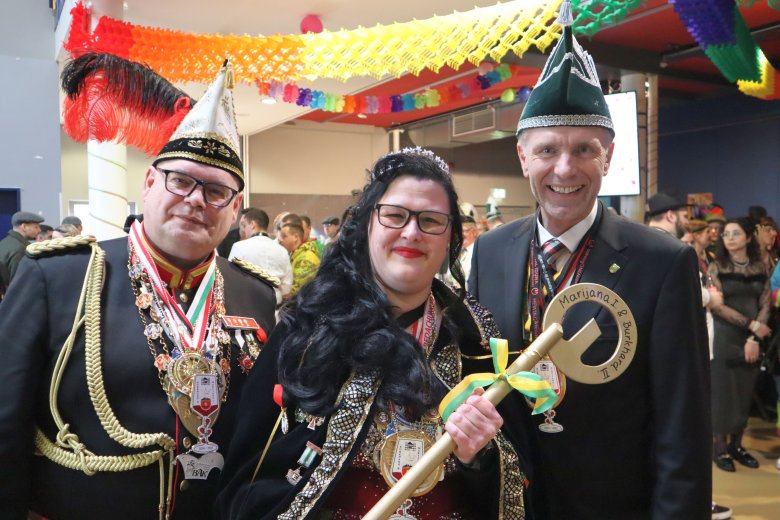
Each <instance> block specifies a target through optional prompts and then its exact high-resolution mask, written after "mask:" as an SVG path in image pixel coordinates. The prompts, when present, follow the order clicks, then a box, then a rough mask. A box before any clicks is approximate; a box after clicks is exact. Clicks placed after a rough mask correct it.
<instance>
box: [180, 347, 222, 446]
mask: <svg viewBox="0 0 780 520" xmlns="http://www.w3.org/2000/svg"><path fill="white" fill-rule="evenodd" d="M200 374H212V375H215V376H216V377H217V387H218V389H219V398H220V401H221V400H222V398H223V397H224V395H225V390H226V385H225V376H224V374H223V373H222V369H221V368H220V367H219V365H218V364H217V363H215V362H214V361H212V360H211V359H209V358H207V357H205V356H204V355H203V354H201V353H200V352H196V351H189V352H185V353H184V354H182V355H181V356H179V357H177V358H176V359H174V360H173V361H172V362H171V364H170V365H169V366H168V371H167V372H166V373H165V391H166V393H167V394H168V402H169V403H170V404H171V407H172V408H173V410H174V411H175V412H176V415H178V416H179V419H181V422H182V424H183V425H184V427H185V428H187V431H189V432H190V433H191V434H193V435H195V436H196V437H198V436H199V432H198V428H199V427H201V423H202V417H200V416H199V415H198V414H196V413H194V412H193V411H192V408H191V403H190V400H191V397H192V382H193V380H194V378H195V376H197V375H200ZM218 414H219V412H218V411H217V412H216V413H215V414H214V416H213V417H212V418H211V422H212V423H213V422H215V421H216V420H217V416H218Z"/></svg>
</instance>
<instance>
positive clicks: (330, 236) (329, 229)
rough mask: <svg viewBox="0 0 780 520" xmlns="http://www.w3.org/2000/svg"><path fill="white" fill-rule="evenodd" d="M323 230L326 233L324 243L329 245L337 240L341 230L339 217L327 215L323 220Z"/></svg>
mask: <svg viewBox="0 0 780 520" xmlns="http://www.w3.org/2000/svg"><path fill="white" fill-rule="evenodd" d="M322 232H323V234H324V238H323V240H322V243H323V245H326V246H327V245H328V244H330V243H331V242H333V241H334V240H336V235H337V234H338V232H339V218H338V217H334V216H330V217H325V220H323V221H322Z"/></svg>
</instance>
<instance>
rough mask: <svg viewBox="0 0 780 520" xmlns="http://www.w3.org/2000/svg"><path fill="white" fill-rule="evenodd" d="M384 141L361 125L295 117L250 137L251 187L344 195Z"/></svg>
mask: <svg viewBox="0 0 780 520" xmlns="http://www.w3.org/2000/svg"><path fill="white" fill-rule="evenodd" d="M388 143H389V138H388V135H387V133H386V132H385V131H384V130H383V129H381V128H379V129H377V128H374V127H371V126H366V125H344V124H335V123H314V122H309V121H295V122H294V124H289V123H288V124H283V125H280V126H277V127H275V128H272V129H271V130H266V131H264V132H260V133H258V134H255V135H253V136H251V137H250V138H249V163H250V165H249V168H248V170H249V175H250V176H251V178H250V189H251V192H252V193H300V194H306V193H317V194H323V195H348V194H349V193H350V192H351V191H352V190H354V189H360V188H362V187H363V185H364V184H365V181H366V175H365V172H366V169H368V168H370V167H371V166H372V165H373V164H374V162H375V161H376V160H377V158H379V157H380V156H381V155H383V154H385V153H387V151H388V146H389V144H388Z"/></svg>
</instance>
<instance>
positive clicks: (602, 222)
mask: <svg viewBox="0 0 780 520" xmlns="http://www.w3.org/2000/svg"><path fill="white" fill-rule="evenodd" d="M613 136H614V131H613V128H612V121H611V118H610V116H609V111H608V109H607V107H606V103H605V100H604V96H603V94H602V92H601V89H600V87H599V80H598V77H597V76H596V69H595V65H594V64H593V61H592V59H591V58H590V56H589V55H588V54H587V53H585V52H584V51H583V50H582V49H581V48H580V47H579V45H578V44H577V42H576V40H574V39H573V38H572V36H571V29H570V27H566V30H565V34H564V37H562V39H561V42H560V43H559V44H558V46H557V47H556V48H555V50H553V52H552V55H551V57H550V60H549V61H548V63H547V65H546V67H545V69H544V71H543V73H542V76H541V77H540V79H539V83H538V84H537V87H536V88H535V89H534V91H533V92H532V95H531V98H530V99H529V100H528V102H527V105H526V107H525V110H524V112H523V115H522V116H521V119H520V122H519V124H518V145H517V150H518V155H519V158H520V163H521V165H522V169H523V175H524V176H525V177H526V178H528V180H529V182H530V185H531V190H532V193H533V195H534V198H535V199H536V201H537V203H538V208H539V209H538V211H537V213H536V214H535V215H532V216H529V217H526V218H523V219H520V220H518V221H515V222H512V223H509V224H505V225H504V226H501V227H500V228H498V229H497V230H495V231H491V232H489V233H487V234H485V235H482V236H481V237H480V238H479V239H478V240H477V242H476V245H475V247H474V253H473V260H472V270H471V276H470V280H469V290H470V291H471V292H472V293H473V294H474V296H476V297H477V298H478V300H479V301H480V302H481V303H482V304H483V305H485V306H486V307H488V308H489V309H491V310H492V311H493V312H494V313H495V318H496V322H497V324H498V327H499V330H500V331H501V332H502V333H503V334H504V335H505V337H506V338H507V339H508V340H509V343H510V348H511V349H512V350H520V349H523V348H525V347H526V346H527V345H528V344H529V342H530V341H531V340H532V339H533V338H535V337H536V336H537V335H538V334H539V333H540V331H541V320H542V317H543V313H544V310H545V305H546V304H548V305H549V303H548V302H549V299H547V296H546V295H547V294H549V293H551V292H556V291H560V290H561V289H563V288H564V287H566V286H568V285H570V284H573V283H578V282H591V283H597V284H601V285H604V286H606V287H608V288H610V289H612V290H613V291H615V292H616V293H617V294H618V295H619V296H620V297H621V298H622V299H623V300H624V301H625V303H626V304H627V305H628V307H629V308H630V309H631V311H632V312H633V315H634V318H635V323H636V331H637V332H636V337H635V338H633V341H634V342H635V357H634V359H633V362H632V363H631V364H630V365H629V367H628V368H627V370H626V371H625V372H624V373H623V374H622V375H621V376H620V377H618V378H617V379H616V380H613V381H611V382H609V383H606V384H601V385H585V384H580V383H577V382H575V381H573V380H571V379H566V377H565V375H563V374H562V373H561V372H560V371H559V370H557V367H555V365H554V364H553V363H552V362H551V361H550V360H544V364H543V365H537V368H536V371H537V372H538V373H540V375H544V376H545V377H546V378H547V379H548V380H549V381H550V383H551V384H552V385H553V386H554V387H555V388H556V390H557V391H558V392H559V395H560V397H559V401H558V403H557V406H556V407H555V408H554V409H553V410H552V411H550V412H548V413H546V414H545V415H544V416H543V417H536V418H534V419H533V423H534V424H533V426H531V427H530V428H529V429H530V431H529V435H530V437H531V439H532V441H534V442H535V443H536V447H537V451H536V455H537V458H536V461H535V462H536V463H537V465H536V467H535V474H536V476H537V477H536V478H535V479H534V480H535V481H531V483H530V493H531V497H532V502H531V506H532V507H533V508H534V512H535V516H536V517H537V518H550V519H556V520H559V519H560V520H563V519H565V520H578V519H583V520H590V519H599V520H605V519H615V520H630V519H654V520H662V519H663V520H673V519H678V520H704V519H709V518H710V508H711V502H710V498H711V466H710V442H711V434H710V414H709V406H708V403H709V394H708V392H709V388H708V381H709V376H708V364H707V339H706V338H707V336H706V330H705V324H704V314H703V312H702V305H701V294H700V288H699V283H698V280H697V267H696V266H697V264H696V255H695V253H694V252H693V250H692V249H691V248H689V247H686V246H685V245H684V244H682V243H681V242H680V241H678V240H674V239H673V238H672V237H666V236H663V235H662V234H659V233H657V232H654V231H653V230H649V229H648V228H646V227H644V226H642V225H639V224H637V223H634V222H631V221H629V220H627V219H625V218H623V217H620V216H616V215H613V214H612V213H611V212H609V211H606V209H605V207H604V206H603V205H602V204H601V203H599V202H598V201H597V195H598V192H599V189H600V187H601V180H602V177H603V176H604V175H606V174H607V171H608V168H609V161H610V159H611V157H612V149H613V143H612V138H613ZM528 274H530V276H528ZM592 317H595V318H596V321H597V323H598V325H599V327H600V328H601V331H602V335H601V337H600V338H599V339H598V340H597V341H596V342H595V343H594V344H593V345H592V346H591V347H590V348H589V349H588V350H587V351H586V353H585V354H584V356H583V359H582V361H583V362H585V363H587V364H589V365H598V364H600V363H602V362H604V361H606V360H607V359H608V358H609V356H610V355H611V354H612V352H613V351H614V350H615V347H616V343H617V337H618V330H617V326H616V324H615V323H614V321H613V320H612V318H611V316H610V315H609V313H607V312H605V311H604V310H603V309H602V308H601V307H597V306H596V305H595V304H592V303H583V304H578V305H575V306H574V307H573V308H572V309H571V310H570V311H569V312H568V313H567V315H566V317H565V318H564V320H563V328H564V331H565V333H564V334H565V336H571V335H572V334H573V333H575V332H577V331H578V330H579V329H580V328H581V327H582V326H583V325H584V324H585V323H586V322H587V321H588V320H589V319H590V318H592Z"/></svg>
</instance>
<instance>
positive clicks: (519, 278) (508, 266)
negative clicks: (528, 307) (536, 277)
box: [501, 217, 535, 350]
mask: <svg viewBox="0 0 780 520" xmlns="http://www.w3.org/2000/svg"><path fill="white" fill-rule="evenodd" d="M534 222H535V218H533V217H530V218H527V219H526V220H525V221H523V222H522V224H521V225H520V226H519V227H518V229H517V232H516V233H515V234H514V235H512V241H511V242H510V243H509V247H507V248H506V249H505V253H504V254H505V255H506V257H505V258H504V266H505V269H504V282H505V285H504V302H506V307H507V308H506V313H505V316H507V317H508V318H509V320H508V326H507V327H508V330H506V331H503V330H502V331H501V332H502V333H503V334H505V335H506V337H507V338H510V340H511V339H513V338H516V339H515V341H517V344H514V345H513V344H510V345H509V349H510V350H516V349H518V348H521V347H524V345H523V344H522V343H523V301H525V292H526V288H525V284H526V274H527V272H528V251H529V248H530V242H531V234H532V233H533V230H534Z"/></svg>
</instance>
